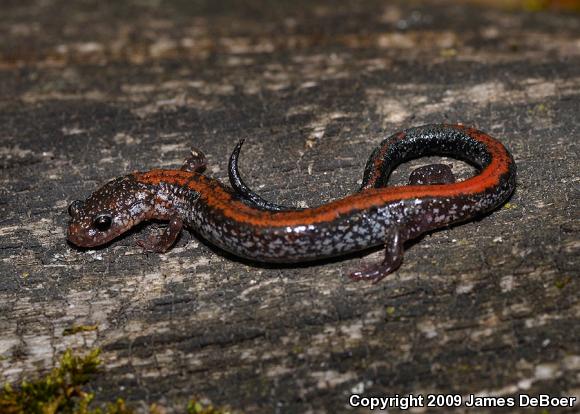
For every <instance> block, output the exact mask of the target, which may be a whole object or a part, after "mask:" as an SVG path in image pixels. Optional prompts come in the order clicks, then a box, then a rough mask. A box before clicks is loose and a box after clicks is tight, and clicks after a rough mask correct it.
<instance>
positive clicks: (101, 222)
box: [93, 214, 113, 231]
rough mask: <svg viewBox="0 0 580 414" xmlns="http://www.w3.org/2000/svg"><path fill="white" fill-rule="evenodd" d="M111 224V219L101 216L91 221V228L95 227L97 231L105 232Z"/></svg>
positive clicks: (104, 215)
mask: <svg viewBox="0 0 580 414" xmlns="http://www.w3.org/2000/svg"><path fill="white" fill-rule="evenodd" d="M112 222H113V219H112V218H111V216H108V215H106V214H101V215H100V216H97V217H96V218H95V220H94V221H93V226H95V227H96V228H97V230H99V231H107V230H109V227H111V223H112Z"/></svg>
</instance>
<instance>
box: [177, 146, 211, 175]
mask: <svg viewBox="0 0 580 414" xmlns="http://www.w3.org/2000/svg"><path fill="white" fill-rule="evenodd" d="M206 167H207V160H206V158H205V154H204V153H203V152H202V151H200V150H198V149H197V148H193V147H192V148H191V151H190V155H189V157H188V158H187V159H186V160H185V161H184V162H183V165H182V166H181V170H182V171H191V172H197V173H202V172H204V171H205V168H206Z"/></svg>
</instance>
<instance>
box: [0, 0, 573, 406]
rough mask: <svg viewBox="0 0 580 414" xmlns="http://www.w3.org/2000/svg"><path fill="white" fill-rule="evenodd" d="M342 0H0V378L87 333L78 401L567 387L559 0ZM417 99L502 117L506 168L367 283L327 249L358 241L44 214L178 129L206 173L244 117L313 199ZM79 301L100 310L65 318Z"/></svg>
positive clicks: (566, 47) (181, 152)
mask: <svg viewBox="0 0 580 414" xmlns="http://www.w3.org/2000/svg"><path fill="white" fill-rule="evenodd" d="M343 3H346V2H343ZM349 3H350V4H349V5H346V4H342V5H340V6H337V5H335V4H334V3H331V2H307V1H298V2H290V1H288V2H284V1H280V2H274V1H272V2H269V1H261V2H260V1H254V0H248V1H245V2H230V1H223V2H217V1H206V2H188V1H182V0H173V1H137V0H135V1H127V2H123V3H121V2H98V1H83V2H73V3H72V4H71V2H66V1H64V0H62V1H59V0H45V1H40V0H27V1H7V2H6V1H5V2H3V6H2V13H1V14H0V38H1V39H2V41H1V42H0V125H1V129H0V174H1V175H0V332H1V335H0V372H1V375H0V382H4V381H10V382H15V381H19V380H20V379H22V378H25V377H30V376H34V375H37V374H38V373H39V372H40V373H41V372H44V371H45V370H46V369H48V368H50V367H51V366H52V365H53V364H54V362H55V361H57V359H58V357H59V355H61V353H62V352H63V351H64V349H66V348H67V347H72V348H74V349H77V350H78V351H79V352H82V351H83V350H86V349H89V348H91V347H101V348H102V350H103V359H104V371H103V373H102V374H100V375H99V376H98V377H97V378H96V379H95V381H94V382H93V383H92V389H93V390H94V391H96V392H98V397H97V399H98V400H99V401H106V400H112V399H115V398H116V397H117V396H120V395H122V396H125V398H127V399H128V400H129V401H130V402H131V404H134V406H136V407H141V408H143V407H145V406H146V404H148V403H151V402H158V403H160V404H162V405H164V406H165V407H166V408H168V409H169V411H175V412H178V411H180V410H181V409H182V407H183V405H184V404H185V402H186V401H187V400H188V399H189V398H190V397H191V396H194V395H195V396H202V397H205V398H208V399H210V400H211V401H212V402H214V403H216V404H220V405H221V404H229V405H231V406H232V407H235V408H238V409H242V410H244V411H246V412H251V413H272V412H281V413H282V412H283V413H288V412H289V413H303V412H325V411H327V412H337V411H338V412H342V411H347V401H348V396H349V395H350V394H351V393H352V392H353V391H356V392H359V393H363V394H368V395H371V394H373V395H385V394H389V395H390V394H395V393H400V394H402V393H414V394H426V393H431V392H432V393H457V394H461V395H464V396H466V395H468V394H470V393H483V394H497V395H504V396H508V395H514V394H519V393H530V394H536V393H549V394H551V395H554V396H558V395H562V396H563V395H572V396H576V397H580V329H578V324H579V321H580V319H579V316H580V300H579V295H578V290H579V287H580V286H579V282H578V269H579V268H580V264H579V260H578V259H579V256H580V255H579V245H580V241H579V236H578V235H579V230H580V224H579V221H578V218H579V217H578V198H579V196H580V187H579V174H578V162H579V160H578V142H579V141H580V140H579V137H580V122H579V117H578V114H579V112H578V111H579V108H580V18H579V16H578V15H573V14H569V15H566V14H551V13H547V12H540V13H536V14H529V13H518V12H507V11H499V10H492V9H482V8H475V7H473V6H469V7H468V6H460V5H459V6H458V5H456V4H453V3H446V2H437V6H434V5H431V4H429V3H418V2H400V3H399V2H380V1H366V2H352V3H351V2H349ZM432 122H462V123H465V124H469V125H473V126H476V127H478V128H480V129H482V130H485V131H487V132H489V133H491V134H492V135H494V136H496V137H498V138H499V139H501V140H502V141H503V142H504V143H505V144H506V145H507V146H508V147H509V148H510V149H511V151H512V153H513V155H514V157H515V159H516V162H517V166H518V186H517V190H516V193H515V195H514V196H513V197H512V199H511V200H510V202H509V204H508V205H506V206H505V207H503V208H502V209H500V210H499V211H496V212H494V213H493V214H491V215H488V216H486V217H484V218H483V219H481V220H479V221H476V222H471V223H468V224H465V225H462V226H458V227H454V228H452V229H446V230H443V231H439V232H436V233H434V234H432V235H428V236H426V237H424V238H423V239H422V240H420V241H419V242H418V243H416V244H413V245H412V246H410V248H409V249H408V250H407V252H406V254H405V262H404V264H403V266H402V267H401V269H400V270H399V271H398V272H396V273H395V274H393V275H392V276H391V277H389V278H388V279H386V280H383V281H382V282H381V283H379V284H376V285H372V284H366V283H355V282H352V281H350V280H349V279H348V278H347V277H346V275H347V274H348V273H349V272H350V271H352V270H353V269H357V268H359V267H360V266H362V265H364V264H365V263H369V262H375V261H377V260H380V257H381V252H380V251H374V252H370V253H369V254H366V255H361V256H360V257H351V258H348V259H344V260H337V261H332V262H326V263H317V264H313V265H308V266H296V267H264V266H260V265H257V264H252V263H247V262H240V261H238V260H236V259H235V258H233V257H231V256H229V255H226V254H224V253H223V252H221V251H219V250H217V249H215V248H212V247H211V246H208V245H206V244H204V243H202V242H200V241H199V240H198V239H196V238H195V237H194V236H193V235H191V234H190V233H187V232H186V233H185V234H183V236H182V237H181V239H180V240H179V242H178V243H177V246H176V248H174V249H173V250H172V251H171V252H169V253H167V254H165V255H157V254H143V253H142V252H141V250H140V248H138V247H137V246H136V245H135V241H136V239H137V238H138V237H140V236H141V234H142V233H143V232H149V231H155V229H151V228H141V229H140V230H139V231H138V232H137V233H132V234H130V235H129V236H127V237H125V238H123V239H121V240H119V241H117V242H115V243H113V244H112V245H110V246H108V247H106V248H104V249H101V250H96V251H88V252H87V251H78V250H75V249H74V248H72V247H71V246H69V245H68V244H67V243H66V242H65V239H64V235H63V234H64V230H65V227H66V223H67V213H66V207H67V205H68V203H70V202H71V201H72V200H74V199H77V198H84V197H86V196H87V195H88V194H90V192H91V191H93V190H94V189H96V187H98V186H99V185H100V184H102V183H103V182H105V181H106V180H108V179H110V178H113V177H116V176H119V175H123V174H125V173H127V172H130V171H132V170H146V169H150V168H154V167H178V166H179V165H180V163H181V161H182V159H183V158H184V157H185V156H186V155H187V152H188V148H189V147H190V146H192V145H194V146H196V147H199V148H201V149H203V150H204V151H205V152H206V154H207V156H208V158H209V163H210V167H209V170H208V171H209V172H208V173H209V174H211V175H213V176H216V177H219V178H221V179H224V178H225V177H226V162H227V158H228V156H229V153H230V151H231V150H232V148H233V146H234V145H235V143H236V142H237V140H238V139H239V138H241V137H246V138H247V141H246V146H245V148H244V152H243V154H242V159H241V169H242V172H243V174H244V176H245V177H246V179H247V181H248V182H250V183H251V184H252V186H253V187H255V188H256V189H259V190H260V192H261V194H262V195H264V196H265V197H266V198H268V199H271V200H275V201H278V202H283V203H288V204H294V205H300V206H314V205H318V204H321V203H325V202H327V201H329V200H333V199H336V198H338V197H341V196H344V195H347V194H349V193H350V192H352V191H354V190H355V189H356V188H357V183H358V182H360V179H361V176H362V169H363V166H364V164H365V161H366V158H367V157H368V155H369V154H370V152H371V150H372V149H373V148H374V146H375V145H376V144H377V143H378V142H379V141H380V140H381V139H382V138H383V137H385V136H386V135H387V134H391V133H393V132H396V131H398V130H400V129H403V128H406V127H410V126H413V125H420V124H425V123H432ZM454 165H455V170H456V171H459V172H462V171H463V173H464V175H465V174H468V173H469V169H468V168H465V166H464V165H463V164H461V163H460V162H455V163H454ZM408 172H409V167H408V166H407V168H401V169H400V170H399V171H397V173H395V176H394V182H404V181H405V180H406V177H407V174H408ZM153 227H155V226H153ZM81 325H96V327H97V330H94V331H87V332H78V333H76V334H73V335H65V334H64V333H65V330H66V329H67V328H69V329H70V328H71V327H75V326H81ZM353 411H354V410H353ZM458 411H461V410H458ZM480 411H482V412H485V411H486V410H480ZM526 412H528V411H526ZM552 412H558V410H550V413H552Z"/></svg>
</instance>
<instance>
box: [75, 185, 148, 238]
mask: <svg viewBox="0 0 580 414" xmlns="http://www.w3.org/2000/svg"><path fill="white" fill-rule="evenodd" d="M150 200H151V197H150V196H149V194H148V192H146V191H145V189H144V188H143V186H142V185H141V184H139V183H138V182H136V181H135V179H134V178H133V177H132V176H130V175H129V176H126V177H122V178H119V179H116V180H113V181H110V182H108V183H107V184H105V185H104V186H103V187H101V188H100V189H98V190H97V191H95V192H94V193H93V194H91V196H90V197H89V198H87V199H86V200H85V201H82V200H76V201H73V202H72V203H71V204H70V205H69V207H68V213H69V215H70V217H71V218H70V221H69V224H68V230H67V239H68V240H69V241H70V242H71V243H72V244H74V245H76V246H79V247H96V246H100V245H103V244H105V243H108V242H109V241H111V240H113V239H115V238H116V237H118V236H120V235H121V234H123V233H124V232H126V231H127V230H129V229H130V228H131V227H133V226H134V225H136V224H138V223H139V222H141V221H143V220H147V219H149V218H150V215H151V207H150V206H151V203H150Z"/></svg>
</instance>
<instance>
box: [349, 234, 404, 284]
mask: <svg viewBox="0 0 580 414" xmlns="http://www.w3.org/2000/svg"><path fill="white" fill-rule="evenodd" d="M403 242H404V240H402V237H401V235H400V231H399V228H398V227H397V226H389V227H388V228H387V230H386V231H385V258H384V259H383V261H382V262H381V263H379V264H376V265H374V266H370V267H368V268H367V269H365V270H360V271H357V272H353V273H351V274H350V278H351V279H352V280H371V281H373V283H377V282H378V281H380V280H381V279H383V278H384V277H385V276H387V275H388V274H389V273H392V272H394V271H395V270H397V268H398V267H399V266H400V265H401V263H402V262H403Z"/></svg>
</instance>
